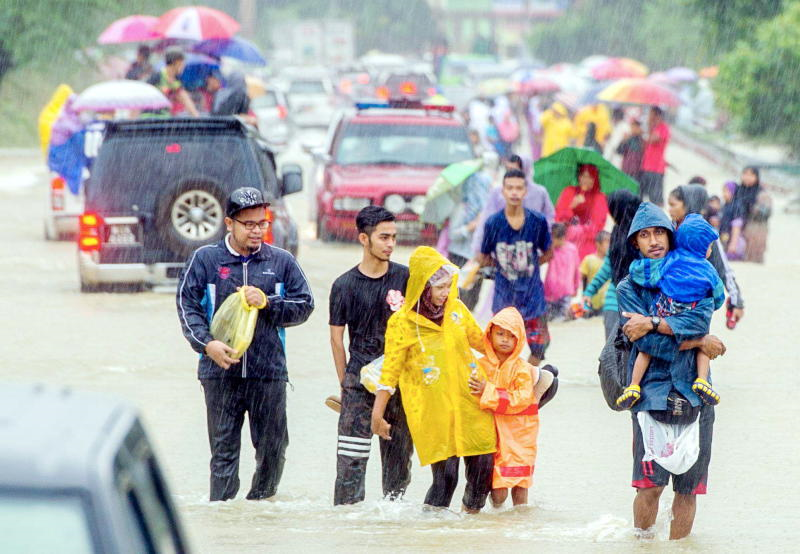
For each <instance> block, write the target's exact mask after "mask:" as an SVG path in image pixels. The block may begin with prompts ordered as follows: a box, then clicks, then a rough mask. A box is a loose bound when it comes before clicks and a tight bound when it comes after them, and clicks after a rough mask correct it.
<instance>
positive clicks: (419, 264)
mask: <svg viewBox="0 0 800 554" xmlns="http://www.w3.org/2000/svg"><path fill="white" fill-rule="evenodd" d="M449 263H450V262H448V261H447V260H446V259H445V258H444V257H443V256H442V255H441V254H439V253H438V252H437V251H436V250H434V249H433V248H430V247H428V246H420V247H419V248H417V249H416V250H414V253H413V254H412V255H411V262H410V264H409V266H410V267H409V269H410V276H409V280H408V286H407V287H406V301H405V305H404V306H403V307H402V308H400V310H398V311H397V312H396V313H394V314H393V315H392V317H391V318H390V319H389V323H388V324H387V327H386V346H385V351H384V354H385V357H384V362H383V369H382V371H381V378H380V384H381V385H383V386H384V387H391V388H394V387H397V386H398V384H399V386H400V390H402V391H403V409H404V410H405V412H406V419H407V420H408V428H409V430H410V431H411V438H412V439H413V440H414V446H415V447H416V449H417V454H418V455H419V461H420V464H421V465H428V464H432V463H434V462H439V461H442V460H446V459H447V458H450V457H451V456H459V457H461V456H477V455H479V454H489V453H491V452H494V451H495V448H496V444H497V438H496V435H495V430H494V421H493V419H492V414H491V413H489V412H485V411H483V410H481V409H480V407H479V405H478V399H477V398H476V397H475V396H473V395H471V394H470V390H469V377H470V372H471V371H472V370H473V368H476V367H477V365H476V361H475V357H474V356H473V354H472V351H471V349H470V347H471V348H474V349H476V350H478V351H480V352H482V351H483V341H482V335H483V333H482V331H481V328H480V326H478V324H477V322H476V321H475V319H474V318H473V317H472V314H471V313H470V311H469V310H468V309H467V307H466V306H465V305H464V304H463V303H462V302H461V301H460V300H459V299H458V285H457V280H458V275H454V276H453V284H452V286H451V287H450V294H449V296H448V297H447V302H446V304H445V310H444V320H443V321H442V325H441V326H439V325H436V324H435V323H433V322H432V321H430V320H429V319H427V318H426V317H423V316H421V315H419V314H418V313H417V312H415V311H414V310H413V309H412V307H414V306H416V304H417V302H418V300H419V298H420V296H421V295H422V292H423V291H424V290H425V284H426V283H427V282H428V279H430V278H431V277H432V276H433V274H434V273H436V271H438V270H439V268H441V267H442V266H444V265H445V264H449Z"/></svg>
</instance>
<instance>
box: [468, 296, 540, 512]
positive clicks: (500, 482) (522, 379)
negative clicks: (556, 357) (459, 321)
mask: <svg viewBox="0 0 800 554" xmlns="http://www.w3.org/2000/svg"><path fill="white" fill-rule="evenodd" d="M483 342H484V347H485V350H486V356H485V357H483V358H481V359H480V360H478V364H480V366H481V369H482V370H483V372H484V373H485V374H486V376H487V381H483V380H480V379H479V377H478V375H477V372H475V373H474V374H473V376H472V378H470V388H471V390H472V393H473V394H475V395H478V396H480V406H481V408H483V409H484V410H491V411H492V412H494V421H495V426H496V428H497V442H498V445H497V452H496V453H495V455H494V473H493V475H492V504H493V505H494V507H495V508H497V507H500V506H501V505H502V504H503V502H505V500H506V498H507V497H508V489H509V488H511V499H512V501H513V502H514V505H515V506H518V505H520V504H527V503H528V489H529V488H530V486H531V484H532V481H533V468H534V463H535V461H536V439H537V436H538V434H539V401H540V399H541V398H542V395H543V394H544V393H545V391H547V389H548V388H549V387H550V386H551V385H552V384H553V381H554V374H553V373H554V372H551V371H549V370H548V369H544V368H543V369H541V370H540V369H539V368H537V367H535V366H532V365H531V364H529V363H528V362H526V361H525V360H524V359H522V358H521V357H520V355H521V354H522V349H523V347H524V345H525V322H524V321H523V319H522V315H521V314H520V313H519V311H517V309H516V308H505V309H503V310H501V311H500V312H498V313H497V315H495V316H494V317H493V318H492V320H491V321H490V322H489V325H488V326H487V327H486V331H485V332H484V336H483ZM547 367H548V368H549V367H550V366H547ZM548 396H551V395H548Z"/></svg>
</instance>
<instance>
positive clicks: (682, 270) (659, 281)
mask: <svg viewBox="0 0 800 554" xmlns="http://www.w3.org/2000/svg"><path fill="white" fill-rule="evenodd" d="M674 236H675V247H676V248H675V250H672V251H670V252H669V253H668V254H667V255H666V256H665V257H664V258H661V259H658V260H651V259H649V258H640V259H638V260H634V261H633V262H632V263H631V266H630V274H631V278H632V279H633V280H634V281H636V282H637V283H638V284H640V285H642V286H644V287H648V288H659V289H661V292H663V293H664V295H666V296H668V297H669V298H672V299H673V300H677V301H678V302H685V303H689V302H698V301H700V300H702V299H703V298H706V297H707V296H710V295H711V296H713V297H714V309H715V310H717V309H719V308H720V307H721V306H722V305H723V304H724V303H725V287H724V286H723V284H722V280H721V279H720V278H719V274H718V273H717V270H716V269H715V268H714V266H713V265H711V262H709V261H708V260H707V259H706V252H707V251H708V247H709V245H711V244H712V243H713V242H714V241H715V240H717V239H718V238H719V235H718V234H717V232H716V231H715V230H714V228H713V227H712V226H711V225H710V224H709V223H708V222H707V221H706V220H705V219H703V217H702V216H701V215H699V214H689V215H687V216H686V218H685V219H684V221H683V223H682V224H681V225H680V227H678V230H677V231H676V232H675V235H674Z"/></svg>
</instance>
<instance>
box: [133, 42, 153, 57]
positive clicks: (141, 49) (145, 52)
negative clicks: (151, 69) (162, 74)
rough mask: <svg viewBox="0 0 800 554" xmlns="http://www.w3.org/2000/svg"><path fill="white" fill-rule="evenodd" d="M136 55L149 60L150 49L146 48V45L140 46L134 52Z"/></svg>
mask: <svg viewBox="0 0 800 554" xmlns="http://www.w3.org/2000/svg"><path fill="white" fill-rule="evenodd" d="M136 53H137V54H138V55H139V56H144V58H149V57H150V47H149V46H147V45H146V44H140V45H139V48H138V49H137V50H136Z"/></svg>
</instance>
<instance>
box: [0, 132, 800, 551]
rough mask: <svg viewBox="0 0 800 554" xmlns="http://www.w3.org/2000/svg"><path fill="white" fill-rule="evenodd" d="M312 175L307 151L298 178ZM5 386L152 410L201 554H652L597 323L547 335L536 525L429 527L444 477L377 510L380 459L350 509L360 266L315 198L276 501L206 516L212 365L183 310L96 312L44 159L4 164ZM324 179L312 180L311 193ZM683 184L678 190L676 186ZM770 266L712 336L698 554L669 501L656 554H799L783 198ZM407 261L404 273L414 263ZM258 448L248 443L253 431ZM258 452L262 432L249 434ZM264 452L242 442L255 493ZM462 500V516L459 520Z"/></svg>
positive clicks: (141, 301) (302, 206)
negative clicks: (334, 286) (52, 205)
mask: <svg viewBox="0 0 800 554" xmlns="http://www.w3.org/2000/svg"><path fill="white" fill-rule="evenodd" d="M667 158H668V160H669V161H670V162H671V163H672V164H673V165H675V166H677V167H679V168H683V169H682V175H683V176H684V178H685V177H686V176H688V175H695V174H700V175H703V176H705V177H706V178H707V179H708V181H709V183H714V184H715V185H714V186H712V187H711V189H712V192H718V189H719V188H720V185H721V183H723V182H724V181H725V180H728V179H730V178H732V177H734V176H733V175H729V174H727V173H723V172H721V171H720V170H719V169H717V168H716V167H713V166H712V165H710V164H709V163H708V162H707V161H706V160H704V159H701V158H699V157H697V156H695V155H693V154H692V153H690V152H688V151H685V150H682V149H680V148H679V147H677V146H674V145H673V146H671V147H670V150H668V154H667ZM288 160H301V161H303V163H304V166H305V169H306V170H308V169H309V165H308V160H307V158H306V157H305V156H304V155H302V154H300V152H299V149H298V148H297V147H296V146H295V147H293V149H292V150H291V151H290V152H289V153H288V154H287V155H286V156H285V157H284V161H288ZM0 167H2V175H0V233H1V234H2V237H3V240H2V242H0V274H1V275H2V278H3V294H2V296H0V312H1V313H2V314H3V317H2V318H0V334H2V336H3V337H4V338H5V339H4V341H3V343H2V347H0V349H1V350H0V353H1V354H2V358H3V360H4V363H3V364H2V367H1V368H0V381H3V382H8V381H23V382H32V381H37V382H45V383H57V384H64V385H70V386H74V387H76V388H80V389H89V390H96V391H103V392H107V393H112V394H115V395H118V396H121V397H123V398H126V399H127V400H129V401H131V402H133V403H134V404H136V405H137V406H139V407H140V409H141V411H142V413H143V416H144V419H145V421H146V424H147V427H148V429H149V432H150V435H151V437H152V438H153V439H154V441H155V443H156V447H157V450H158V452H159V455H160V457H161V460H162V462H163V466H164V469H165V472H166V473H167V476H168V478H169V482H170V485H171V488H172V491H173V493H174V494H175V495H176V497H177V501H178V504H179V506H180V508H181V511H182V515H183V520H184V523H185V525H186V527H187V528H188V531H189V535H190V538H191V540H192V543H193V545H194V547H195V548H196V550H197V551H199V552H209V553H211V552H229V551H236V552H242V553H244V552H263V551H265V550H267V549H275V550H278V551H289V550H291V549H294V550H295V551H298V552H299V551H320V550H323V549H324V550H328V551H362V550H366V549H368V548H376V547H389V548H391V549H392V550H406V549H419V550H443V549H446V550H453V551H457V550H458V551H477V550H483V551H486V550H491V551H496V550H501V549H507V548H521V547H522V548H526V549H528V548H544V549H546V551H594V550H597V551H601V550H602V551H607V550H610V549H612V548H614V549H618V548H622V549H625V550H629V549H631V550H632V549H634V548H636V549H639V548H640V547H639V546H638V545H637V542H636V540H635V539H634V538H633V534H632V532H631V502H632V499H633V489H631V488H630V486H629V484H630V473H631V456H630V445H631V423H630V418H629V417H628V416H627V414H618V413H614V412H611V411H610V410H609V409H608V408H607V407H606V406H605V403H604V401H603V399H602V395H601V393H600V390H599V387H598V384H597V376H596V368H597V361H596V360H597V355H598V353H599V351H600V348H601V346H602V342H603V341H602V337H603V330H602V322H601V320H600V318H596V319H593V320H585V321H577V322H573V323H566V324H564V323H559V324H554V325H552V327H551V333H552V336H553V341H552V345H551V348H550V350H549V351H548V353H547V354H548V360H549V361H550V362H551V363H554V364H555V365H557V366H559V368H560V370H561V375H562V381H561V383H562V384H561V389H560V391H559V395H558V397H557V399H556V401H555V402H553V403H552V404H550V405H549V406H548V407H547V408H546V409H545V410H543V413H542V416H541V421H542V428H541V432H540V439H539V456H538V460H537V462H538V463H537V468H536V474H535V479H534V486H533V489H532V491H531V499H532V506H530V507H528V508H526V509H522V510H513V509H505V510H499V511H495V510H492V509H488V510H486V512H485V513H483V514H481V515H478V516H472V517H463V516H461V515H459V514H456V513H454V512H443V513H438V514H430V513H423V512H422V510H421V508H420V506H421V502H422V499H423V497H424V494H425V491H426V490H427V487H428V486H429V484H430V481H431V478H430V470H429V469H428V468H420V467H419V466H418V465H416V464H415V468H414V471H413V478H412V482H411V486H410V488H409V491H408V493H407V495H406V498H405V500H404V501H402V502H398V503H389V502H385V501H383V500H380V498H379V497H380V493H379V490H380V484H379V471H378V469H379V468H378V465H379V462H378V460H379V457H378V455H377V445H376V444H375V443H373V456H372V458H371V466H370V468H369V471H368V479H367V501H366V502H364V503H363V504H361V505H357V506H350V507H343V508H337V509H334V508H333V507H332V497H333V482H334V476H335V463H336V422H337V419H336V415H335V414H334V413H333V412H331V411H330V410H329V409H328V408H326V407H325V406H324V405H323V403H322V401H323V399H324V398H325V397H326V396H327V395H329V394H332V393H335V392H337V383H336V377H335V370H334V367H333V363H332V359H331V354H330V350H329V347H328V328H327V311H328V310H327V304H328V291H329V288H330V285H331V283H332V282H333V280H334V279H335V278H336V277H337V276H338V275H340V274H341V273H343V272H344V271H346V270H347V269H349V268H350V267H352V266H353V265H355V264H356V263H357V261H358V259H359V256H360V251H359V248H357V247H356V246H354V245H346V244H337V245H329V244H323V243H321V242H318V241H316V240H315V239H314V238H313V231H312V226H311V224H310V223H308V222H307V218H306V213H305V212H306V209H307V206H308V195H309V194H310V193H309V189H310V183H309V179H308V177H307V178H306V191H305V192H303V193H301V194H299V195H296V196H295V197H292V198H291V200H290V202H289V203H290V205H291V206H292V209H293V210H294V214H295V217H296V219H297V221H298V222H299V223H300V224H301V226H302V227H303V232H302V237H303V238H302V242H301V246H300V254H299V261H300V263H301V265H302V267H303V269H304V270H305V273H306V274H307V275H308V277H309V279H310V281H311V286H312V288H313V291H314V294H315V299H316V303H317V309H316V311H315V312H314V314H313V315H312V316H311V319H310V320H309V322H308V323H306V324H305V325H303V326H301V327H297V328H293V329H290V330H289V331H288V332H287V347H288V360H289V375H290V379H291V383H292V386H293V389H290V391H289V394H288V403H289V434H290V445H289V448H288V452H287V463H286V470H285V472H284V478H283V481H282V483H281V487H280V492H279V494H278V495H277V497H276V499H275V500H274V501H264V502H257V503H256V502H247V501H245V500H243V496H244V493H242V492H241V491H240V498H242V499H238V500H235V501H232V502H228V503H217V504H213V505H212V504H209V503H208V502H207V501H206V499H207V494H208V460H209V450H208V443H207V438H206V424H205V410H204V406H203V396H202V391H201V388H200V384H199V382H198V381H197V379H196V362H197V357H196V354H195V353H194V352H193V351H192V350H191V349H190V348H189V346H188V345H187V344H186V342H185V340H184V339H183V337H182V335H181V333H180V329H179V326H178V320H177V316H176V314H175V302H174V295H173V294H171V293H170V294H166V293H142V294H91V295H87V294H80V293H79V292H78V276H77V268H76V259H75V250H76V248H75V245H74V244H72V243H67V242H63V243H48V242H45V241H44V240H43V238H42V237H43V234H42V216H43V214H44V201H45V197H46V188H45V179H46V175H45V171H44V169H43V163H42V162H41V160H40V159H38V158H37V157H35V156H26V155H21V154H19V155H17V154H14V155H6V157H3V158H0ZM308 175H309V171H306V176H308ZM680 183H681V179H680V177H678V176H677V175H676V174H674V173H668V174H667V190H669V189H671V188H672V187H673V186H675V185H677V184H680ZM775 200H776V202H775V203H776V210H775V215H774V216H773V219H772V223H771V234H770V243H769V249H768V252H767V263H766V264H765V265H763V266H758V265H744V264H735V269H736V272H737V277H738V279H739V283H740V285H741V286H742V288H743V291H744V297H745V301H746V306H747V311H746V315H745V318H744V320H743V321H742V322H741V323H740V325H739V327H737V329H736V330H735V331H729V330H727V329H726V328H725V325H724V313H719V312H718V313H717V314H716V315H715V317H714V322H713V330H714V332H715V333H716V334H718V335H719V336H720V337H721V338H722V339H723V340H724V341H725V342H726V344H727V346H728V354H727V355H726V356H725V357H723V358H721V359H719V360H717V361H716V362H714V363H713V365H712V367H713V370H714V376H715V385H716V386H717V388H718V391H719V392H720V394H721V395H722V398H723V401H722V403H721V405H720V407H719V408H718V410H717V422H716V426H715V437H714V449H713V456H712V462H711V469H710V478H709V494H708V495H707V496H705V497H700V498H699V501H698V514H697V519H696V522H695V530H694V533H693V534H692V536H691V537H690V538H689V539H687V540H684V541H680V542H678V543H675V544H667V543H666V541H665V539H664V537H665V536H666V533H667V528H668V515H667V514H668V511H667V510H666V509H665V508H666V507H667V506H668V505H669V503H670V502H671V500H672V494H671V492H668V493H666V494H665V495H664V497H663V499H662V510H661V512H660V515H659V520H658V523H657V528H658V535H659V538H658V539H657V543H658V544H655V545H653V547H656V548H658V549H659V550H661V549H669V550H670V551H695V550H698V551H699V550H712V551H730V550H737V551H754V550H756V549H758V550H760V551H781V550H783V551H785V550H789V549H792V550H795V549H796V540H797V536H798V533H797V523H796V514H797V513H798V509H800V501H798V492H800V484H798V483H800V470H798V464H797V459H798V457H799V456H800V444H799V443H798V441H797V440H796V437H797V431H796V429H797V427H796V421H797V416H798V407H797V406H798V401H797V399H798V393H800V387H799V386H798V383H799V382H800V378H798V375H797V367H798V363H797V359H798V356H799V355H800V346H798V342H797V336H798V331H800V325H798V322H797V315H796V312H797V310H795V309H794V308H795V306H794V296H795V294H794V293H795V290H794V289H795V288H796V286H797V283H798V280H797V275H798V273H799V272H800V249H799V248H798V247H797V243H796V237H799V236H800V219H798V217H797V216H792V215H786V214H784V213H783V205H784V204H785V201H786V199H785V198H781V197H777V198H776V199H775ZM410 251H411V250H410V249H409V248H403V249H400V250H399V252H398V253H397V254H396V256H395V259H396V261H399V262H403V263H405V262H407V260H408V256H409V254H410ZM245 428H246V426H245ZM245 434H246V430H245ZM252 456H253V449H252V447H251V446H250V445H249V442H248V441H247V440H246V439H245V440H243V452H242V464H241V477H242V481H243V487H244V486H245V484H246V483H247V482H248V480H249V478H250V476H251V475H252V468H253V461H252ZM462 490H463V478H462V486H461V487H460V488H459V490H458V491H457V492H456V495H455V497H454V502H453V508H454V509H457V508H458V499H459V498H460V495H461V491H462Z"/></svg>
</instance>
